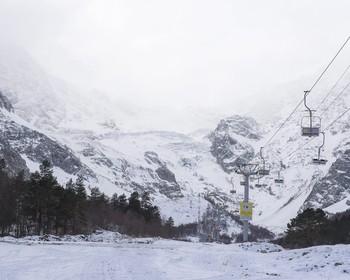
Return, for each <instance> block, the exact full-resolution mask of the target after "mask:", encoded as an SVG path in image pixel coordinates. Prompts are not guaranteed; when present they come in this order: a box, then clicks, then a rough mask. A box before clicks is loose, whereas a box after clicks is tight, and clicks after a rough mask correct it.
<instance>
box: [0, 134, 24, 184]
mask: <svg viewBox="0 0 350 280" xmlns="http://www.w3.org/2000/svg"><path fill="white" fill-rule="evenodd" d="M0 158H3V159H4V160H5V164H6V166H5V171H6V173H7V174H9V175H10V176H12V177H14V176H16V175H17V174H18V173H19V172H21V171H24V176H25V177H26V178H29V169H28V167H27V166H26V161H25V160H24V159H23V158H22V157H21V155H20V154H19V153H18V152H17V151H16V150H14V149H13V148H11V145H10V144H9V142H8V141H7V140H5V139H3V138H2V137H0Z"/></svg>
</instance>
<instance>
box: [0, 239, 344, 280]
mask: <svg viewBox="0 0 350 280" xmlns="http://www.w3.org/2000/svg"><path fill="white" fill-rule="evenodd" d="M1 241H2V242H0V279H2V280H13V279H19V280H22V279H23V280H24V279H25V280H32V279H35V280H40V279H75V280H79V279H84V280H89V279H99V280H100V279H101V280H102V279H140V280H141V279H245V278H247V279H259V280H260V279H315V280H316V279H317V280H319V279H350V262H349V249H350V245H336V246H318V247H312V248H306V249H299V250H284V249H282V248H281V247H280V246H278V245H273V244H268V243H244V244H231V245H222V244H214V243H211V244H207V243H191V242H180V241H172V240H159V239H158V240H157V239H132V240H131V239H120V240H119V241H115V242H112V243H107V242H54V241H46V242H43V241H37V240H21V241H18V240H14V239H9V238H7V239H2V240H1ZM58 244H60V245H58Z"/></svg>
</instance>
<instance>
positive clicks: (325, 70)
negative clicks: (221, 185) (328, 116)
mask: <svg viewBox="0 0 350 280" xmlns="http://www.w3.org/2000/svg"><path fill="white" fill-rule="evenodd" d="M349 40H350V36H349V37H348V38H347V39H346V41H345V42H344V44H343V45H342V46H341V48H340V49H339V50H338V52H337V53H336V54H335V56H334V57H333V59H332V60H331V62H330V63H329V64H328V65H327V67H326V68H325V69H324V70H323V72H322V73H321V75H320V76H319V77H318V79H317V80H316V82H315V83H314V84H313V85H312V87H311V88H310V90H308V92H307V93H306V95H305V97H306V96H308V95H309V94H310V92H311V91H312V90H313V89H314V87H315V86H316V85H317V84H318V82H319V81H320V80H321V78H322V77H323V75H324V74H325V73H326V72H327V70H328V68H329V67H330V66H331V65H332V63H333V62H334V60H335V59H336V58H337V56H338V55H339V53H340V52H341V51H342V50H343V48H344V47H345V45H346V44H347V43H348V41H349ZM303 102H304V99H302V100H301V101H300V102H299V103H298V105H297V106H296V107H295V108H294V110H293V111H292V113H290V115H289V116H288V117H287V119H286V120H285V121H284V122H283V123H282V124H281V126H280V127H279V128H278V129H277V131H276V132H275V133H274V134H273V135H272V136H271V138H270V139H269V140H268V141H267V142H266V144H265V145H264V146H263V149H264V148H265V147H266V146H267V145H268V144H269V143H270V142H271V141H272V139H273V138H274V137H275V136H276V135H277V133H278V132H279V131H280V130H281V129H282V128H283V127H284V125H285V124H286V123H287V122H288V120H289V119H290V118H291V117H292V115H293V114H294V113H295V111H296V110H297V109H298V108H299V106H300V105H301V104H302V103H303ZM254 157H255V156H254Z"/></svg>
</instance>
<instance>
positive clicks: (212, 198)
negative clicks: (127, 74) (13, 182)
mask: <svg viewBox="0 0 350 280" xmlns="http://www.w3.org/2000/svg"><path fill="white" fill-rule="evenodd" d="M348 78H349V77H348ZM345 81H347V78H346V77H344V82H343V83H340V84H339V86H338V87H336V88H335V89H334V90H333V91H332V92H331V93H330V94H329V97H328V98H327V99H326V100H325V101H324V102H322V103H321V100H322V99H323V97H324V96H326V94H327V93H328V92H329V90H330V86H328V85H326V84H324V85H322V86H320V88H319V89H318V90H317V91H315V92H314V93H312V94H310V97H309V100H308V102H310V104H312V105H313V106H312V107H313V108H316V107H317V106H318V105H320V106H319V109H318V111H317V112H316V113H315V114H319V115H320V114H322V128H321V130H323V129H325V128H326V130H325V134H326V143H325V146H324V149H323V150H322V151H321V153H322V156H325V157H326V158H327V160H328V161H327V163H326V164H325V165H314V164H312V158H313V157H315V156H317V152H318V147H319V146H320V145H321V144H322V137H317V138H315V139H314V138H308V137H302V136H301V132H300V131H301V128H300V120H301V118H302V116H303V115H305V112H304V108H303V107H300V108H298V109H297V110H296V111H295V113H294V114H293V115H292V116H291V118H290V119H289V120H288V121H287V122H286V123H285V124H284V125H283V127H281V125H282V124H283V122H284V121H285V120H286V118H287V117H288V115H289V114H290V113H291V112H292V110H293V108H294V107H295V106H296V105H297V104H298V102H299V101H300V100H301V98H302V94H300V95H296V94H294V93H296V92H297V93H298V94H299V93H300V92H302V90H304V89H305V87H304V86H305V85H304V83H305V81H303V82H296V83H290V84H288V85H285V86H280V87H277V88H275V89H273V90H271V92H270V93H266V92H265V93H261V94H260V95H257V96H256V98H254V99H250V100H245V101H244V99H242V100H241V101H239V102H238V104H234V105H232V106H231V107H230V106H227V107H223V108H218V109H215V108H210V109H196V108H187V109H183V110H173V109H169V108H159V107H158V108H139V107H133V105H132V104H130V103H128V102H126V101H121V100H119V101H116V100H112V99H111V98H109V97H107V96H106V95H104V94H103V93H101V92H97V91H95V92H92V93H91V92H90V93H86V92H83V91H81V90H79V89H77V88H76V87H74V86H72V85H70V84H67V83H65V82H64V81H61V80H58V79H56V78H54V77H52V76H50V75H49V74H48V73H46V72H45V71H44V70H43V69H42V68H41V67H40V66H38V65H37V64H36V63H35V62H34V61H33V60H32V59H31V58H30V57H29V56H27V55H26V54H24V53H21V52H18V51H15V50H6V54H5V51H4V52H2V55H0V157H3V158H5V160H6V163H7V171H8V172H9V173H10V174H12V175H14V174H16V173H17V172H19V171H20V170H24V171H25V173H26V174H27V175H28V174H29V172H30V171H34V170H37V169H38V166H39V164H40V163H41V162H42V161H43V160H44V159H48V160H50V161H51V162H52V163H53V165H54V172H55V175H56V176H57V177H58V180H59V181H60V182H61V183H62V184H64V183H65V182H67V181H68V179H69V178H75V177H76V176H77V175H79V174H81V175H83V176H84V178H85V179H86V181H87V185H90V186H99V187H100V189H101V190H102V191H103V192H105V193H106V194H108V195H112V194H113V193H115V192H116V193H118V194H121V193H123V192H125V193H130V192H132V191H134V190H137V191H140V192H144V191H148V192H150V194H151V195H152V197H153V198H154V200H155V204H157V205H158V206H159V207H160V209H161V212H162V213H163V214H164V215H165V216H167V217H169V216H172V217H173V218H174V220H175V222H176V223H183V222H191V221H195V220H197V219H198V215H201V213H202V212H204V210H205V209H206V207H207V205H209V204H213V203H214V204H215V205H216V206H215V207H217V208H221V209H226V210H225V211H228V212H231V213H232V214H234V215H237V214H238V213H237V209H238V205H239V202H241V201H242V200H243V187H242V186H240V181H241V180H242V178H241V176H240V175H238V174H236V173H235V170H236V169H237V165H238V164H242V163H246V162H250V161H251V162H256V163H257V164H261V163H262V159H261V157H260V155H259V150H260V147H264V149H263V157H264V159H265V160H266V167H267V168H269V169H270V175H268V176H265V177H263V178H261V179H260V180H259V184H258V181H257V180H255V181H251V186H250V199H251V200H252V202H253V203H254V218H253V223H254V224H259V225H262V226H265V227H268V228H269V229H272V230H273V231H275V232H276V233H278V232H281V231H283V230H284V229H285V226H286V224H287V222H289V220H290V219H291V218H293V217H295V216H296V214H297V213H298V211H299V210H300V209H302V208H303V207H320V208H323V209H324V210H326V211H328V212H331V213H334V212H338V211H345V210H346V209H348V208H350V140H349V139H350V125H349V123H350V122H349V121H350V113H349V114H344V116H343V117H341V118H339V119H338V120H337V118H338V117H339V116H340V115H341V114H342V113H344V112H345V111H346V110H347V109H348V108H349V106H350V97H349V95H350V90H349V89H345V90H344V91H343V92H342V90H343V89H344V87H345ZM302 87H304V88H302ZM341 92H342V93H341ZM339 94H340V95H339ZM338 95H339V97H338V98H336V97H337V96H338ZM274 96H275V97H276V98H274ZM335 120H336V121H335ZM334 121H335V122H334ZM332 122H334V124H332ZM331 124H332V125H331ZM190 131H191V132H190ZM276 131H277V132H278V133H277V134H276V135H275V133H276ZM266 143H268V145H266ZM280 162H282V163H283V168H281V164H280ZM278 172H280V178H282V177H283V183H282V184H276V183H275V179H276V178H277V177H278ZM252 179H253V178H252ZM231 181H233V183H234V185H235V186H234V188H235V190H236V193H235V194H232V193H230V190H231V189H232V184H231ZM226 218H227V219H228V220H229V221H230V223H231V224H230V225H231V231H233V232H238V231H239V230H240V227H239V225H238V224H237V223H236V222H235V221H234V220H231V219H229V218H228V216H227V217H226Z"/></svg>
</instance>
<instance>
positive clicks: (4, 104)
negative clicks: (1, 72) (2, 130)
mask: <svg viewBox="0 0 350 280" xmlns="http://www.w3.org/2000/svg"><path fill="white" fill-rule="evenodd" d="M0 108H4V109H6V110H7V111H9V112H13V106H12V104H11V102H10V101H9V100H8V98H7V97H6V96H5V95H4V94H3V93H2V92H1V91H0Z"/></svg>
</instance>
